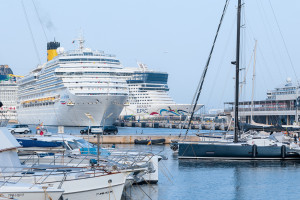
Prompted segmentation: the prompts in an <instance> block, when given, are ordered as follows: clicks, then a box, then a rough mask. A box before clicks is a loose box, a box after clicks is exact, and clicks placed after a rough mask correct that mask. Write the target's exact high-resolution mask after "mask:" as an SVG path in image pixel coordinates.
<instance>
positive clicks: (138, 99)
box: [120, 63, 203, 119]
mask: <svg viewBox="0 0 300 200" xmlns="http://www.w3.org/2000/svg"><path fill="white" fill-rule="evenodd" d="M120 72H121V74H120V75H122V76H123V77H124V79H126V81H127V84H128V89H129V97H128V102H127V105H125V107H124V109H123V111H122V113H121V116H125V115H134V116H136V117H137V118H139V119H146V118H151V117H158V116H180V115H186V114H187V113H188V111H189V109H190V104H177V103H175V102H174V100H173V99H172V98H171V97H170V96H169V94H168V92H169V87H168V73H166V72H159V71H154V70H150V69H148V67H147V66H146V65H145V64H143V63H138V67H136V68H129V67H125V68H123V69H122V70H120ZM202 106H203V105H200V104H199V105H197V106H196V111H198V110H199V109H200V108H201V107H202Z"/></svg>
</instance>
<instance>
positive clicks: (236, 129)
mask: <svg viewBox="0 0 300 200" xmlns="http://www.w3.org/2000/svg"><path fill="white" fill-rule="evenodd" d="M241 7H242V4H241V0H238V9H237V34H236V69H235V103H234V107H235V109H234V142H235V143H236V142H238V134H239V73H240V29H241Z"/></svg>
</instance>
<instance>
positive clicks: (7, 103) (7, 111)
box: [0, 65, 18, 121]
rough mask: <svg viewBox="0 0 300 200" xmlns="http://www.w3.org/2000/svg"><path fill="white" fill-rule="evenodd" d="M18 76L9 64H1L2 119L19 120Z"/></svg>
mask: <svg viewBox="0 0 300 200" xmlns="http://www.w3.org/2000/svg"><path fill="white" fill-rule="evenodd" d="M17 78H18V77H17V76H16V75H14V74H13V71H12V70H11V68H10V67H9V66H8V65H0V101H1V102H2V104H3V106H2V107H1V108H0V120H1V119H2V120H3V119H6V120H11V121H16V120H17V110H16V107H17V100H16V99H17V93H18V86H17V83H16V79H17Z"/></svg>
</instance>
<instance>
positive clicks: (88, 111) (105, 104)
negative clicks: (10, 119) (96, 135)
mask: <svg viewBox="0 0 300 200" xmlns="http://www.w3.org/2000/svg"><path fill="white" fill-rule="evenodd" d="M56 94H59V96H60V97H61V98H60V99H58V100H56V101H55V103H54V104H52V105H45V106H35V107H27V108H26V107H21V106H20V107H19V109H18V120H19V123H22V124H40V123H43V125H53V126H99V125H100V124H101V125H103V124H104V125H111V124H113V123H114V122H115V120H116V119H117V118H118V116H119V114H120V113H121V111H122V109H123V107H124V102H125V101H126V99H127V96H124V95H119V96H118V95H101V96H97V95H93V96H77V95H73V94H71V93H70V92H69V91H68V90H67V89H63V90H61V91H60V92H58V93H56Z"/></svg>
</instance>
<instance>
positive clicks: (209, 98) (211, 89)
mask: <svg viewBox="0 0 300 200" xmlns="http://www.w3.org/2000/svg"><path fill="white" fill-rule="evenodd" d="M234 25H235V20H233V21H232V25H231V28H230V31H229V34H228V36H227V41H226V44H225V48H224V50H223V53H222V56H221V59H220V62H219V64H218V69H217V73H216V76H215V80H218V77H219V74H220V72H221V67H222V66H224V59H225V54H226V53H227V52H228V47H229V42H230V41H231V36H232V35H233V34H232V32H233V30H234V28H233V27H234ZM228 71H229V70H228ZM217 82H218V81H213V85H212V87H211V88H210V93H209V96H208V98H207V99H206V102H211V98H212V94H213V91H215V87H216V83H217ZM222 86H223V89H222V91H224V90H225V89H226V86H224V85H223V84H222ZM222 99H223V98H220V101H222Z"/></svg>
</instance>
